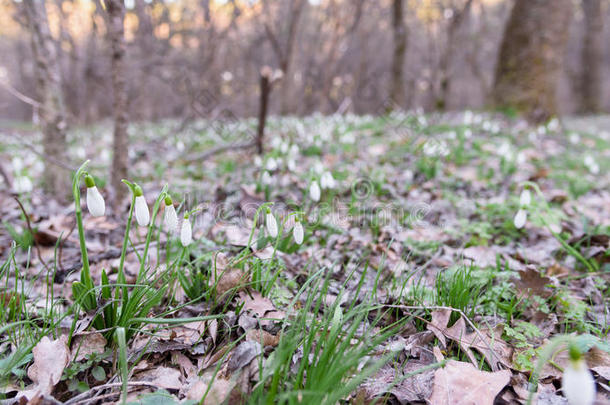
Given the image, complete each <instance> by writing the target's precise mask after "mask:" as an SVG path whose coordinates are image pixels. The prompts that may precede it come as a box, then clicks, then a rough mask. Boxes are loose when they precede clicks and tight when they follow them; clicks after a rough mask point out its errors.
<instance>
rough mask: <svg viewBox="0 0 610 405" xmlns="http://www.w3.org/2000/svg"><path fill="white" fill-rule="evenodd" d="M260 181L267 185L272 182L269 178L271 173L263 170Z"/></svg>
mask: <svg viewBox="0 0 610 405" xmlns="http://www.w3.org/2000/svg"><path fill="white" fill-rule="evenodd" d="M261 182H262V183H263V185H264V186H268V185H270V184H271V183H272V182H273V179H272V178H271V175H270V174H269V172H268V171H265V172H263V176H262V177H261Z"/></svg>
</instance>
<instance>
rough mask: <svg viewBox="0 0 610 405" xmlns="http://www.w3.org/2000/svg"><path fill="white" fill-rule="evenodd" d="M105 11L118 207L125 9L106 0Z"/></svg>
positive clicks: (123, 154)
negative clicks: (110, 65) (109, 57)
mask: <svg viewBox="0 0 610 405" xmlns="http://www.w3.org/2000/svg"><path fill="white" fill-rule="evenodd" d="M106 8H107V11H108V22H109V27H108V39H109V41H110V46H111V51H112V90H113V97H114V139H113V145H112V149H113V155H112V169H111V174H110V177H111V180H112V189H113V194H114V198H113V204H114V206H115V207H116V208H118V207H119V206H120V204H121V203H122V202H123V199H124V198H125V195H126V192H127V188H126V187H125V186H124V185H123V184H122V183H121V180H122V179H124V178H127V163H128V160H127V159H128V156H129V155H128V147H129V139H128V137H127V120H128V117H127V107H128V101H127V78H126V73H127V72H126V68H125V62H126V61H125V37H124V28H123V20H124V18H125V6H124V5H123V1H122V0H106Z"/></svg>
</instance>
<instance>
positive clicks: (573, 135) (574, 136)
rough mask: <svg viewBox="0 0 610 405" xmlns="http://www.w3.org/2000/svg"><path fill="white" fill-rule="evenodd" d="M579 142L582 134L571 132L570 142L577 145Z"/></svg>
mask: <svg viewBox="0 0 610 405" xmlns="http://www.w3.org/2000/svg"><path fill="white" fill-rule="evenodd" d="M578 142H580V135H578V134H577V133H576V132H572V133H571V134H570V143H571V144H573V145H576V144H577V143H578Z"/></svg>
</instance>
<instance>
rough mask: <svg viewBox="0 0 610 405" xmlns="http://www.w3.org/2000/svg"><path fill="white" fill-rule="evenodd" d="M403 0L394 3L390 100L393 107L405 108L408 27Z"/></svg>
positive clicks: (395, 0) (396, 0) (394, 0)
mask: <svg viewBox="0 0 610 405" xmlns="http://www.w3.org/2000/svg"><path fill="white" fill-rule="evenodd" d="M403 9H404V2H403V0H393V2H392V33H393V39H394V51H393V53H392V76H391V79H390V99H391V101H392V104H393V105H396V106H399V107H404V92H405V87H404V80H403V70H404V69H403V66H404V61H405V53H406V51H407V27H406V24H405V20H404V13H403Z"/></svg>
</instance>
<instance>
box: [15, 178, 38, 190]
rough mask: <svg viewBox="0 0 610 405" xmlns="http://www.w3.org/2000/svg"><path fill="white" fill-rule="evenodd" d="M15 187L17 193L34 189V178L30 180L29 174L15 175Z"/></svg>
mask: <svg viewBox="0 0 610 405" xmlns="http://www.w3.org/2000/svg"><path fill="white" fill-rule="evenodd" d="M13 189H14V190H15V192H16V193H29V192H30V191H32V189H34V185H33V184H32V180H30V178H29V177H27V176H19V177H15V181H14V182H13Z"/></svg>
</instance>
